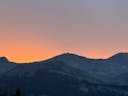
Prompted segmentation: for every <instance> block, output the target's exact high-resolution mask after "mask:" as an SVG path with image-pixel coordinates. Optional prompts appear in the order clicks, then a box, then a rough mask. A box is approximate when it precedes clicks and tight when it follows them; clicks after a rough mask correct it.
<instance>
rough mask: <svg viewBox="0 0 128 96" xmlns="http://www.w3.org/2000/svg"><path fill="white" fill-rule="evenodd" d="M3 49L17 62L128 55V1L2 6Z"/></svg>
mask: <svg viewBox="0 0 128 96" xmlns="http://www.w3.org/2000/svg"><path fill="white" fill-rule="evenodd" d="M0 44H1V47H0V56H6V57H8V58H9V60H11V61H15V62H29V61H30V62H31V61H37V60H44V59H47V58H49V57H52V56H55V55H58V54H61V53H65V52H70V53H75V54H79V55H83V56H86V57H91V58H107V57H109V56H111V55H113V54H114V53H116V52H128V0H1V1H0Z"/></svg>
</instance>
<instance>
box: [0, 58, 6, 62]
mask: <svg viewBox="0 0 128 96" xmlns="http://www.w3.org/2000/svg"><path fill="white" fill-rule="evenodd" d="M0 62H8V59H7V58H6V57H0Z"/></svg>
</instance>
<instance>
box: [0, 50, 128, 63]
mask: <svg viewBox="0 0 128 96" xmlns="http://www.w3.org/2000/svg"><path fill="white" fill-rule="evenodd" d="M58 57H59V58H60V57H81V58H84V59H90V60H109V59H113V58H117V59H118V58H119V57H121V58H124V57H125V58H126V59H128V52H118V53H116V54H114V55H112V56H110V57H108V58H106V59H103V58H96V59H95V58H88V57H86V56H82V55H77V54H74V53H69V52H68V53H62V54H59V55H55V56H53V57H50V58H48V59H46V60H38V61H33V62H24V63H22V62H21V63H17V62H15V63H17V64H27V63H34V62H45V61H48V60H50V59H53V58H58ZM1 61H6V62H10V61H11V60H9V59H8V58H7V57H6V56H2V57H0V62H1ZM11 62H14V61H11Z"/></svg>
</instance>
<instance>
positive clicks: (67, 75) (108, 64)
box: [0, 53, 128, 96]
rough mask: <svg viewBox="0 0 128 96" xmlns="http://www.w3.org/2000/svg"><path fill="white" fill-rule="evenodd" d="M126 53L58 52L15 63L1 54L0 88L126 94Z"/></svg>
mask: <svg viewBox="0 0 128 96" xmlns="http://www.w3.org/2000/svg"><path fill="white" fill-rule="evenodd" d="M127 68H128V53H118V54H116V55H114V56H112V57H110V58H108V59H90V58H86V57H82V56H78V55H75V54H69V53H66V54H61V55H59V56H56V57H53V58H51V59H49V60H45V61H40V62H33V63H26V64H25V63H24V64H17V63H13V62H10V61H8V60H7V58H5V57H1V58H0V88H1V90H2V92H5V91H6V90H8V92H9V93H13V92H15V90H16V89H17V88H20V89H21V91H22V94H23V96H33V95H34V96H42V95H45V96H95V95H96V96H117V95H119V96H127V95H128V93H127V92H128V77H127V75H128V70H127ZM105 94H106V95H105Z"/></svg>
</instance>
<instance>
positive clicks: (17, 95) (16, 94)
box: [0, 88, 21, 96]
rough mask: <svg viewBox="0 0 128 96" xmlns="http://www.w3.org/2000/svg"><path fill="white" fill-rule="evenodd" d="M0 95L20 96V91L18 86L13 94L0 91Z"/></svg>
mask: <svg viewBox="0 0 128 96" xmlns="http://www.w3.org/2000/svg"><path fill="white" fill-rule="evenodd" d="M0 96H21V91H20V89H19V88H18V89H17V90H16V92H15V94H8V93H1V94H0Z"/></svg>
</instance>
